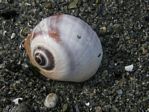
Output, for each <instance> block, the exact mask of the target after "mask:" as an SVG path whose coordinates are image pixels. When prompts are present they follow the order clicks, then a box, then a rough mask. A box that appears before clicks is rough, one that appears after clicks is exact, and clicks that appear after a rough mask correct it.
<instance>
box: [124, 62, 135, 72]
mask: <svg viewBox="0 0 149 112" xmlns="http://www.w3.org/2000/svg"><path fill="white" fill-rule="evenodd" d="M125 70H126V71H127V72H131V71H132V70H133V64H131V65H128V66H125Z"/></svg>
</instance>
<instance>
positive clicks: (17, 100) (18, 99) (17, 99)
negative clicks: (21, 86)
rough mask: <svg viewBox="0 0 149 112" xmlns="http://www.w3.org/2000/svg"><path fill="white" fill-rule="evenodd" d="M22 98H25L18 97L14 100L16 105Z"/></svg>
mask: <svg viewBox="0 0 149 112" xmlns="http://www.w3.org/2000/svg"><path fill="white" fill-rule="evenodd" d="M20 100H23V98H16V99H14V100H13V101H12V102H14V104H15V105H18V104H19V101H20Z"/></svg>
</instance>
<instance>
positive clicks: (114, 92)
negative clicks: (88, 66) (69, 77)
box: [0, 0, 149, 112]
mask: <svg viewBox="0 0 149 112" xmlns="http://www.w3.org/2000/svg"><path fill="white" fill-rule="evenodd" d="M72 1H73V0H72ZM72 1H70V0H0V112H49V111H52V112H66V111H68V112H149V1H148V0H135V1H134V0H81V1H78V0H75V1H73V3H72ZM55 13H67V14H71V15H74V16H77V17H79V18H81V19H83V20H84V21H86V22H87V23H88V24H89V25H91V27H92V28H93V29H94V30H95V31H96V32H97V34H98V36H99V38H100V40H101V42H102V45H103V50H104V56H103V60H102V65H101V67H100V68H99V71H98V72H97V73H96V74H95V75H94V77H92V78H91V79H89V80H88V81H86V82H83V83H70V82H60V81H53V80H48V79H46V78H45V77H43V76H41V75H40V74H39V73H37V72H36V71H35V70H34V69H32V68H31V67H30V66H28V64H27V62H26V61H24V62H23V63H21V60H23V56H22V55H21V53H20V51H19V49H18V46H19V44H20V42H21V41H22V40H23V39H24V38H25V36H26V35H27V34H28V33H29V32H30V31H31V30H32V29H33V28H34V27H35V25H36V24H37V23H39V22H40V21H41V19H42V18H45V17H48V16H50V15H53V14H55ZM128 65H133V66H134V67H133V70H132V71H131V72H127V71H125V66H128ZM51 92H53V93H56V94H57V95H58V97H59V100H58V102H57V105H56V107H54V108H53V109H48V108H46V107H45V106H44V104H43V102H44V100H45V97H46V95H47V94H48V93H51ZM20 97H21V98H23V100H22V101H21V102H20V103H19V105H15V104H14V102H12V101H13V99H15V98H20Z"/></svg>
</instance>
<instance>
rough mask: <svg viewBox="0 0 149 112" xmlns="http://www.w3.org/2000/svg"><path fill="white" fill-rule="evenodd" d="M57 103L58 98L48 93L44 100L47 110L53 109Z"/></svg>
mask: <svg viewBox="0 0 149 112" xmlns="http://www.w3.org/2000/svg"><path fill="white" fill-rule="evenodd" d="M57 101H58V96H57V95H56V94H55V93H49V94H48V95H47V97H46V99H45V102H44V105H45V106H46V107H48V108H53V107H55V106H56V104H57Z"/></svg>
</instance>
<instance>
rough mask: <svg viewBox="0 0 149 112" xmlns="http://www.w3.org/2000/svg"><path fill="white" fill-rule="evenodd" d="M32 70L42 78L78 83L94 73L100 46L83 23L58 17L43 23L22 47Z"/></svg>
mask: <svg viewBox="0 0 149 112" xmlns="http://www.w3.org/2000/svg"><path fill="white" fill-rule="evenodd" d="M23 46H24V48H25V52H26V54H27V56H28V58H29V59H30V62H31V64H32V65H33V66H35V67H36V68H38V69H39V72H40V73H41V74H43V75H44V76H46V77H48V78H50V79H53V80H60V81H73V82H81V81H85V80H87V79H89V78H90V77H91V76H93V75H94V74H95V73H96V71H97V70H98V68H99V66H100V64H101V60H102V55H103V51H102V46H101V43H100V40H99V38H98V36H97V34H96V33H95V32H94V31H93V30H92V28H91V27H90V26H89V25H88V24H87V23H85V22H84V21H83V20H81V19H79V18H77V17H74V16H71V15H67V14H59V15H54V16H50V17H47V18H45V19H43V20H42V21H41V22H40V23H39V24H38V25H37V26H36V27H35V28H34V29H33V31H32V32H31V33H30V34H29V35H28V36H27V38H26V39H25V40H24V44H23Z"/></svg>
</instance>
